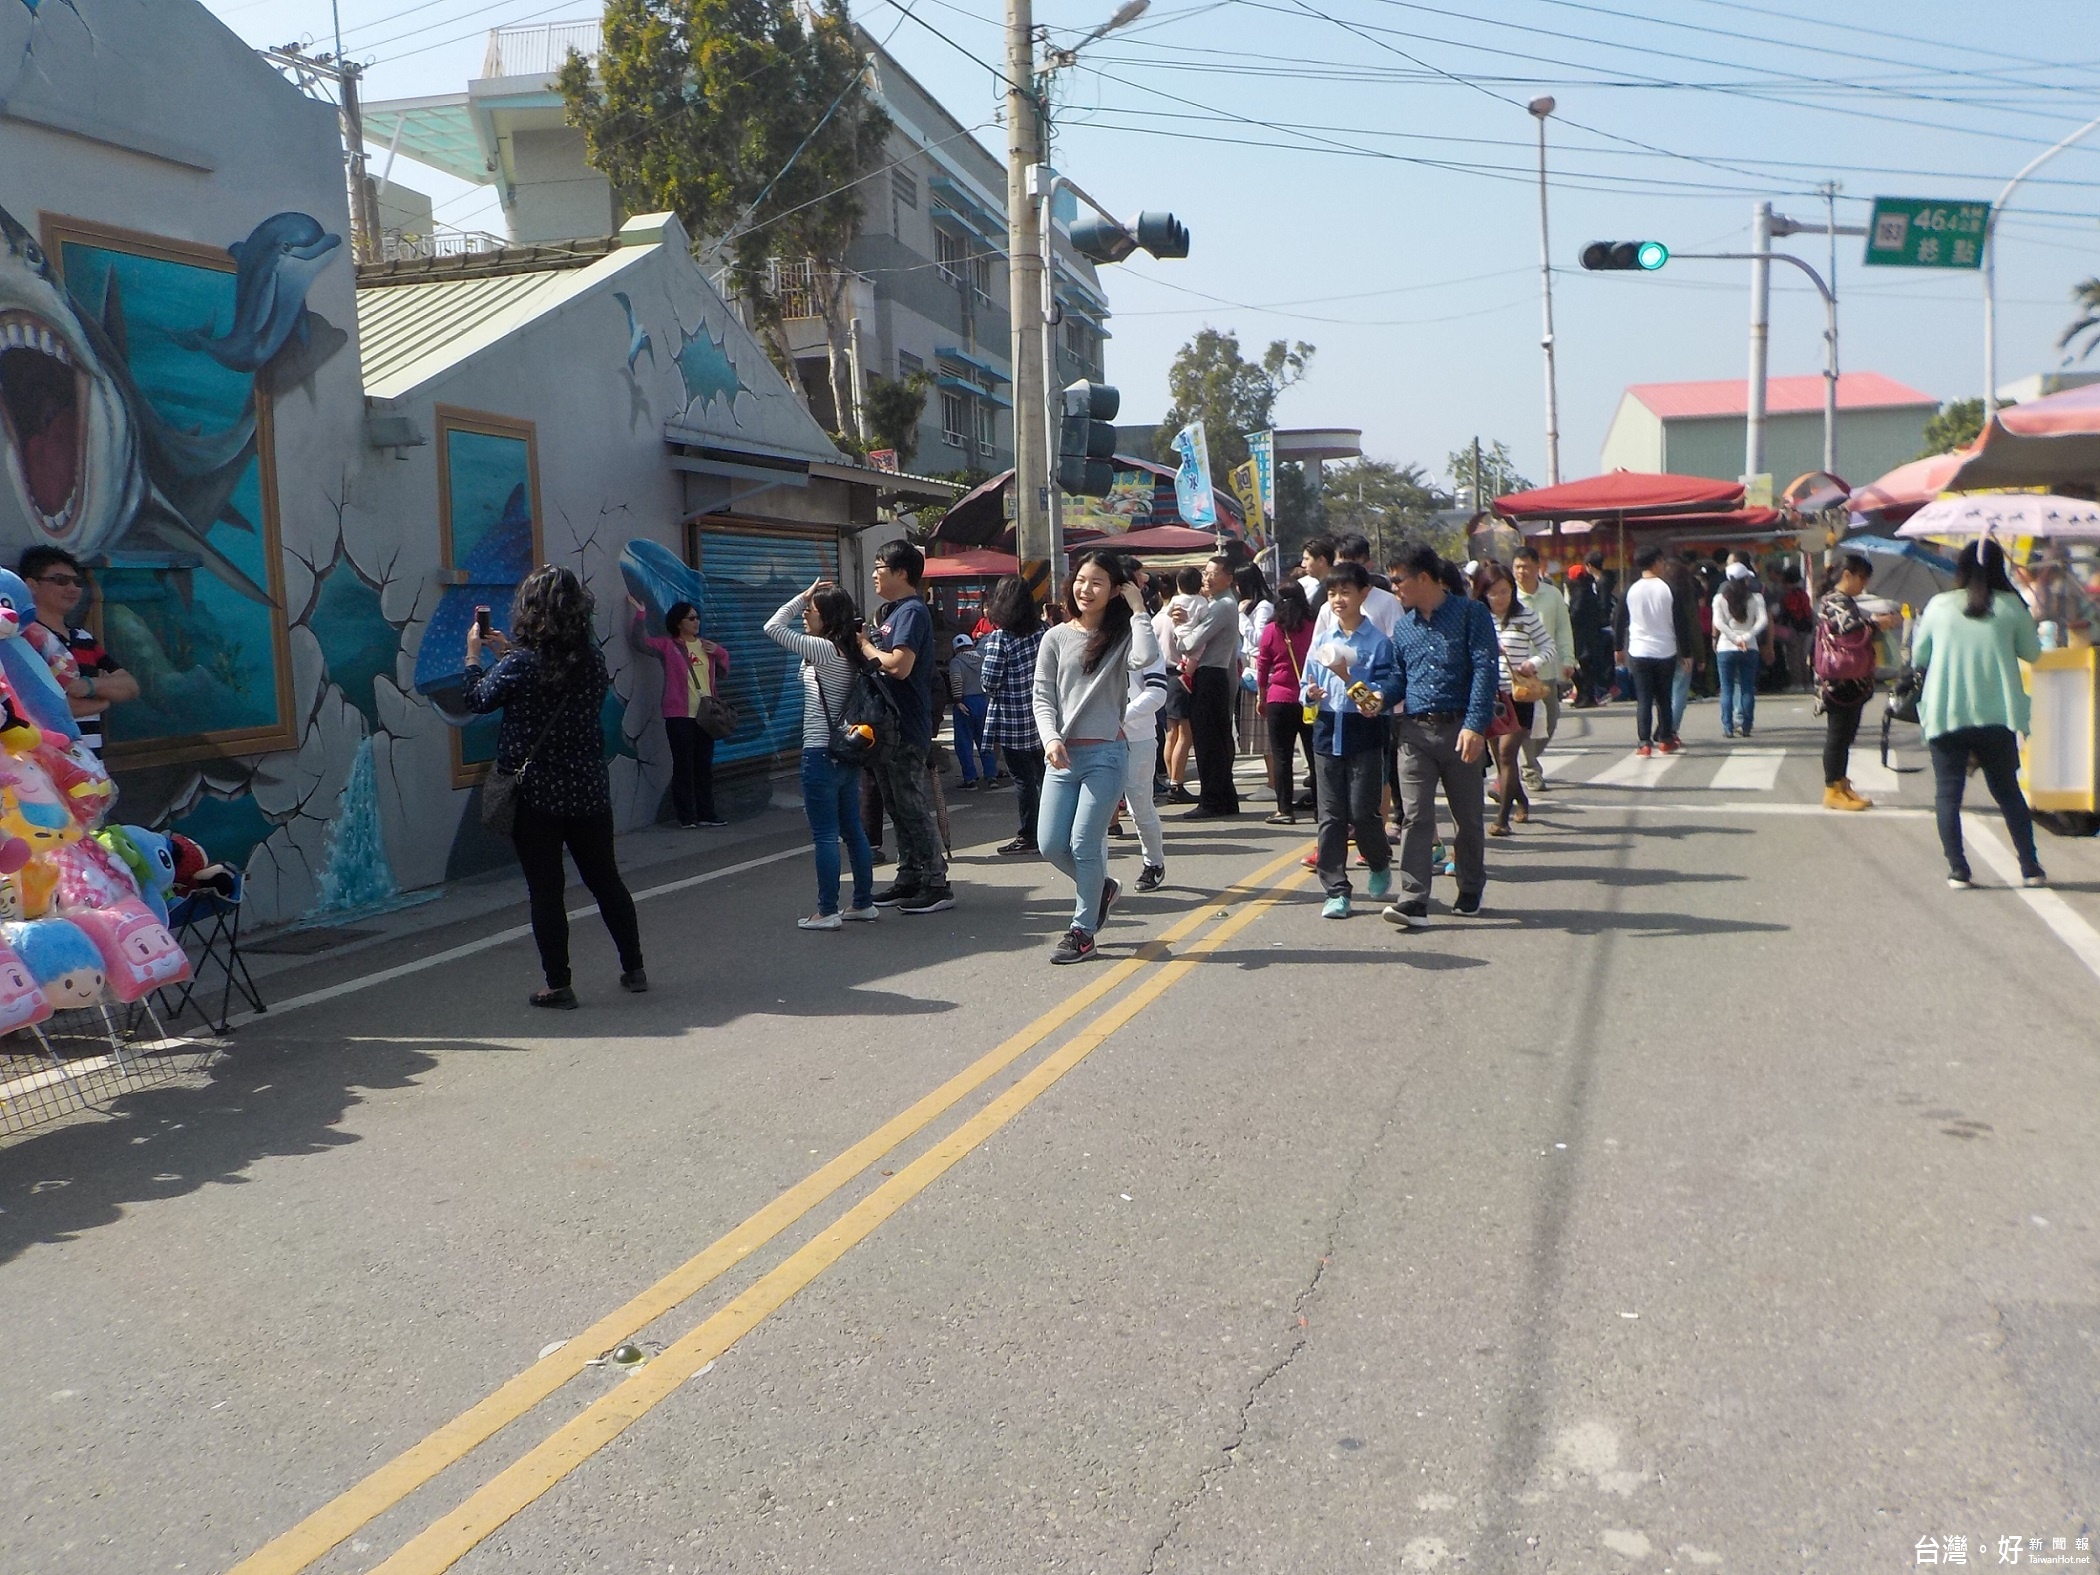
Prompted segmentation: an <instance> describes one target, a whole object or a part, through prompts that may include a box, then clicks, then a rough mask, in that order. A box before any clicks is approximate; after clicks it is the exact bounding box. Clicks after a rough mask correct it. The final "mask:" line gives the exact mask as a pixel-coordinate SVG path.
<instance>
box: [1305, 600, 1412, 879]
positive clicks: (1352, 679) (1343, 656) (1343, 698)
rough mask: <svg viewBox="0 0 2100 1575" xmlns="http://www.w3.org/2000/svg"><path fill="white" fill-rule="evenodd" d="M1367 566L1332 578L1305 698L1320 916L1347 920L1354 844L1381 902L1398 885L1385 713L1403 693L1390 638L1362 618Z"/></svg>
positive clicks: (1308, 668)
mask: <svg viewBox="0 0 2100 1575" xmlns="http://www.w3.org/2000/svg"><path fill="white" fill-rule="evenodd" d="M1370 589H1371V575H1370V571H1369V570H1367V569H1365V568H1364V566H1363V565H1362V564H1360V563H1347V562H1345V563H1337V564H1336V565H1335V566H1334V568H1333V569H1332V570H1330V571H1329V573H1328V575H1327V608H1328V611H1329V612H1331V613H1332V614H1333V615H1334V625H1333V629H1332V632H1331V633H1330V634H1329V635H1328V637H1327V638H1326V639H1324V640H1322V641H1321V642H1320V643H1318V644H1316V645H1314V646H1313V647H1312V649H1311V651H1310V652H1308V653H1307V661H1306V664H1305V703H1306V704H1307V705H1318V706H1319V708H1320V714H1319V717H1318V719H1317V720H1316V721H1315V722H1314V723H1313V763H1314V770H1315V771H1316V772H1317V773H1318V776H1319V794H1318V797H1319V808H1320V840H1319V854H1318V858H1319V870H1320V885H1321V886H1322V887H1323V888H1324V889H1325V890H1326V892H1327V902H1326V905H1325V906H1324V907H1322V908H1321V910H1320V917H1322V918H1323V919H1346V918H1348V917H1349V895H1350V890H1349V841H1350V837H1351V835H1352V833H1353V834H1354V836H1355V840H1356V849H1357V851H1358V852H1359V853H1361V854H1362V855H1363V856H1364V863H1365V864H1367V865H1368V866H1370V870H1371V883H1370V891H1371V896H1372V898H1373V899H1374V900H1376V901H1380V902H1383V901H1384V900H1385V898H1386V896H1387V894H1388V893H1389V892H1391V890H1392V885H1393V874H1392V870H1393V849H1392V844H1391V843H1390V842H1388V841H1387V840H1386V835H1385V816H1384V814H1383V813H1382V811H1381V808H1380V799H1381V797H1382V794H1383V791H1384V788H1385V740H1386V722H1385V717H1384V714H1383V713H1384V711H1385V709H1386V707H1388V706H1389V705H1391V704H1392V703H1393V702H1394V701H1395V700H1396V699H1398V698H1399V695H1400V670H1399V666H1398V664H1397V663H1396V662H1395V661H1394V660H1393V643H1392V641H1390V640H1388V639H1387V638H1386V637H1385V636H1384V635H1383V634H1380V633H1379V632H1378V627H1377V625H1375V624H1373V623H1372V622H1371V620H1370V619H1368V618H1366V617H1365V616H1364V600H1365V598H1366V596H1367V595H1368V594H1369V592H1370Z"/></svg>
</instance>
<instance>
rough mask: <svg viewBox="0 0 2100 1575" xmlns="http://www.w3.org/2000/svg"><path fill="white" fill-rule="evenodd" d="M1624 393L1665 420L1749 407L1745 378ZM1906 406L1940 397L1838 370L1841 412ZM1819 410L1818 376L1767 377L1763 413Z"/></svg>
mask: <svg viewBox="0 0 2100 1575" xmlns="http://www.w3.org/2000/svg"><path fill="white" fill-rule="evenodd" d="M1626 392H1627V395H1628V396H1629V397H1631V398H1633V399H1637V400H1639V401H1640V402H1641V403H1642V404H1643V405H1645V406H1647V408H1648V409H1649V410H1651V411H1653V412H1654V413H1655V414H1656V415H1658V416H1660V417H1662V418H1663V420H1665V421H1671V420H1686V419H1691V418H1696V417H1701V416H1708V417H1711V416H1740V415H1744V414H1746V413H1747V412H1748V410H1749V406H1750V384H1749V381H1748V380H1747V379H1744V378H1734V379H1728V378H1723V379H1719V380H1717V381H1714V382H1710V383H1634V384H1632V385H1630V386H1629V387H1628V388H1627V390H1626ZM1909 406H1929V407H1931V408H1933V409H1938V408H1939V401H1938V400H1937V399H1935V398H1933V397H1932V395H1930V394H1923V393H1920V392H1919V391H1918V390H1917V389H1915V388H1908V387H1905V386H1904V385H1903V384H1901V383H1899V382H1897V381H1896V380H1895V379H1894V378H1893V377H1884V376H1882V375H1881V373H1879V372H1841V373H1839V374H1838V409H1840V410H1889V409H1901V408H1906V407H1909ZM1822 408H1823V379H1822V378H1821V377H1818V376H1809V377H1775V378H1770V379H1768V380H1767V381H1766V384H1765V411H1766V413H1767V414H1769V415H1775V416H1777V415H1795V414H1802V413H1808V412H1815V411H1820V410H1821V409H1822Z"/></svg>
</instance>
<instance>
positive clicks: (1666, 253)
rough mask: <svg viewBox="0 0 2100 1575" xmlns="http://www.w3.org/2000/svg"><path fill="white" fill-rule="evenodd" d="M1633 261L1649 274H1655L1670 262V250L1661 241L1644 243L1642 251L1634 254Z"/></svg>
mask: <svg viewBox="0 0 2100 1575" xmlns="http://www.w3.org/2000/svg"><path fill="white" fill-rule="evenodd" d="M1633 260H1634V261H1635V262H1637V263H1639V264H1640V265H1641V267H1643V268H1645V269H1646V270H1647V271H1648V272H1649V273H1653V272H1655V270H1656V269H1658V268H1660V267H1661V266H1662V265H1663V264H1664V263H1666V262H1668V261H1669V260H1670V248H1669V247H1667V246H1665V245H1663V243H1662V242H1661V241H1643V242H1641V245H1640V249H1639V250H1638V251H1636V252H1635V253H1634V254H1633Z"/></svg>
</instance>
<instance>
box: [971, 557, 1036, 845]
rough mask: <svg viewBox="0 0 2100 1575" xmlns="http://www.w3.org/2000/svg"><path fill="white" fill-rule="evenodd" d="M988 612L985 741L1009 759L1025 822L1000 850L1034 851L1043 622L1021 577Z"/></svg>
mask: <svg viewBox="0 0 2100 1575" xmlns="http://www.w3.org/2000/svg"><path fill="white" fill-rule="evenodd" d="M984 611H985V616H986V617H987V618H989V619H991V621H992V622H993V624H995V625H996V626H997V627H995V628H994V629H993V630H992V632H991V633H990V634H988V635H986V636H985V637H984V639H983V641H982V642H981V643H980V644H979V646H978V647H977V649H978V650H979V651H980V652H982V653H983V656H984V665H983V669H982V672H981V674H980V676H981V677H982V679H983V681H984V695H985V701H986V710H985V715H984V739H985V743H986V744H987V745H995V746H997V748H998V749H999V751H1000V753H1001V754H1003V755H1004V756H1005V757H1006V769H1007V770H1008V771H1009V772H1011V773H1012V775H1013V779H1014V787H1015V789H1016V794H1015V796H1016V797H1017V798H1018V800H1019V802H1018V804H1016V806H1015V808H1016V810H1017V812H1018V814H1019V818H1020V822H1021V824H1020V827H1019V829H1018V830H1017V831H1016V833H1015V835H1014V839H1013V840H1012V841H1011V842H1006V843H1002V844H1000V847H999V851H1000V852H1001V853H1007V854H1020V853H1033V852H1035V850H1036V843H1035V819H1036V809H1037V806H1038V805H1039V804H1040V803H1041V801H1042V794H1043V741H1042V739H1041V737H1039V736H1038V735H1037V733H1036V730H1035V703H1034V693H1035V656H1036V652H1037V651H1038V650H1039V649H1041V647H1042V643H1043V623H1042V618H1041V616H1040V615H1039V614H1038V613H1037V612H1036V607H1035V598H1034V597H1032V596H1030V595H1029V594H1028V583H1027V581H1025V580H1023V579H1022V578H1021V577H1020V576H1019V575H1008V576H1007V577H1006V578H1005V579H1003V580H1001V581H1000V582H999V583H998V584H997V585H995V586H993V587H992V594H991V597H990V599H989V601H988V602H987V603H986V605H985V610H984Z"/></svg>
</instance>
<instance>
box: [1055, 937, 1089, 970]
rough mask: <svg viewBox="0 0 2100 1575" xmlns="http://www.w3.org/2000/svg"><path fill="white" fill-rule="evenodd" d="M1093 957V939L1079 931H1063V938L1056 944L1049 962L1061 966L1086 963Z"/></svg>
mask: <svg viewBox="0 0 2100 1575" xmlns="http://www.w3.org/2000/svg"><path fill="white" fill-rule="evenodd" d="M1093 955H1094V938H1093V936H1091V935H1089V934H1087V932H1086V931H1084V930H1080V929H1071V930H1067V931H1065V938H1064V939H1063V940H1061V941H1059V942H1058V943H1057V950H1056V951H1054V952H1052V953H1051V954H1050V960H1051V961H1052V962H1053V963H1057V964H1059V965H1060V966H1062V965H1063V964H1065V963H1077V962H1086V961H1088V960H1089V959H1090V958H1092V957H1093Z"/></svg>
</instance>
